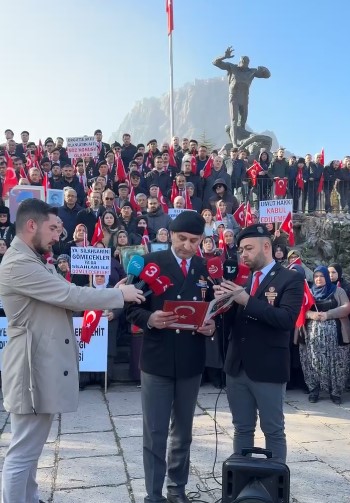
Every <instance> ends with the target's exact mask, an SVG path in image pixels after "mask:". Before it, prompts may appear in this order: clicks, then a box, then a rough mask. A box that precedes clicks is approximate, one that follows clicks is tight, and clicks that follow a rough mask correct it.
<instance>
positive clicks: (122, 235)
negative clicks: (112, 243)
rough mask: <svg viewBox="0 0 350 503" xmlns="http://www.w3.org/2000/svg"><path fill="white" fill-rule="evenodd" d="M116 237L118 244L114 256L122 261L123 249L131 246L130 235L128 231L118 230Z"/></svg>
mask: <svg viewBox="0 0 350 503" xmlns="http://www.w3.org/2000/svg"><path fill="white" fill-rule="evenodd" d="M116 237H117V245H116V248H115V252H114V253H113V256H114V257H115V258H116V259H117V260H119V262H120V263H122V259H121V249H122V248H123V247H124V246H129V235H128V233H127V231H124V230H120V231H117V234H116Z"/></svg>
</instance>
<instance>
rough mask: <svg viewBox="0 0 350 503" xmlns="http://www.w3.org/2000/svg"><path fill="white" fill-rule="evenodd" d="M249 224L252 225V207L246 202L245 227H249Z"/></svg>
mask: <svg viewBox="0 0 350 503" xmlns="http://www.w3.org/2000/svg"><path fill="white" fill-rule="evenodd" d="M250 225H253V219H252V209H251V207H250V203H249V202H248V203H247V206H246V210H245V227H249V226H250Z"/></svg>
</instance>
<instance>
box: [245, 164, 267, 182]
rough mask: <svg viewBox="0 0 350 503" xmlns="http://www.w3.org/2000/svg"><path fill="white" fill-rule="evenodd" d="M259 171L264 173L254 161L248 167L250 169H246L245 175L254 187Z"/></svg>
mask: <svg viewBox="0 0 350 503" xmlns="http://www.w3.org/2000/svg"><path fill="white" fill-rule="evenodd" d="M261 171H264V170H263V169H262V167H261V166H260V164H259V163H258V162H257V161H254V162H253V164H252V166H250V168H249V169H247V175H248V176H249V178H250V179H251V181H252V184H253V186H254V187H255V185H256V178H257V176H258V174H259V173H260V172H261Z"/></svg>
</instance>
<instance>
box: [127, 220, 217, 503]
mask: <svg viewBox="0 0 350 503" xmlns="http://www.w3.org/2000/svg"><path fill="white" fill-rule="evenodd" d="M204 225H205V222H204V219H203V217H201V216H200V215H199V214H198V213H196V212H194V211H188V212H187V211H185V212H183V213H181V214H180V215H179V216H178V217H177V218H176V219H175V220H173V221H172V223H171V226H170V230H171V242H172V246H171V249H169V250H166V251H160V252H154V253H150V254H148V255H146V256H145V264H148V263H156V264H158V266H159V267H160V274H161V275H165V276H168V277H169V278H170V280H171V283H172V286H171V287H170V288H169V289H168V290H166V292H165V293H163V294H161V295H159V296H155V295H152V296H149V297H147V300H146V302H145V303H143V304H142V306H137V305H135V304H134V305H131V306H130V307H129V308H128V310H127V318H128V321H130V322H131V323H133V324H135V325H137V326H138V327H141V328H142V329H143V331H144V338H143V346H142V351H141V361H140V367H141V398H142V411H143V461H144V470H145V485H146V492H147V496H146V497H145V503H149V502H154V503H155V502H158V503H161V502H165V501H166V499H165V497H164V496H163V494H162V489H163V484H164V479H165V475H166V472H167V500H168V502H169V503H188V501H189V500H188V498H187V497H186V495H185V486H186V484H187V480H188V472H189V465H190V445H191V441H192V423H193V415H194V411H195V407H196V401H197V396H198V391H199V386H200V382H201V375H202V372H203V370H204V365H205V336H212V335H213V333H214V329H215V324H214V321H213V320H209V321H208V322H206V323H204V324H203V326H201V327H199V328H198V329H197V330H196V331H191V330H190V331H189V330H182V329H179V328H177V329H171V328H170V325H171V324H172V323H174V322H176V321H178V316H177V315H176V313H174V312H165V311H163V305H164V301H165V300H171V301H176V300H183V301H196V300H202V295H203V293H204V295H206V297H209V298H210V296H211V293H212V292H211V291H210V290H208V294H206V286H207V282H206V278H207V276H208V273H207V269H206V267H205V264H204V261H203V259H202V258H201V257H198V256H196V252H197V249H198V246H199V244H200V242H201V240H202V236H203V232H204ZM203 290H204V292H203ZM169 423H170V439H169V443H168V460H167V462H166V449H167V438H168V433H169Z"/></svg>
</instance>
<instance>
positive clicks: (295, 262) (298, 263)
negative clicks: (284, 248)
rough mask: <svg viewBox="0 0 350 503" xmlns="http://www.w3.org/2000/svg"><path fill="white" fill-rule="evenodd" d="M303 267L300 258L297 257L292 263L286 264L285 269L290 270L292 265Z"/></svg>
mask: <svg viewBox="0 0 350 503" xmlns="http://www.w3.org/2000/svg"><path fill="white" fill-rule="evenodd" d="M294 264H296V265H303V263H302V261H301V258H300V257H297V258H296V259H294V260H293V262H291V263H290V264H288V266H287V269H290V268H291V267H292V265H294Z"/></svg>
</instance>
